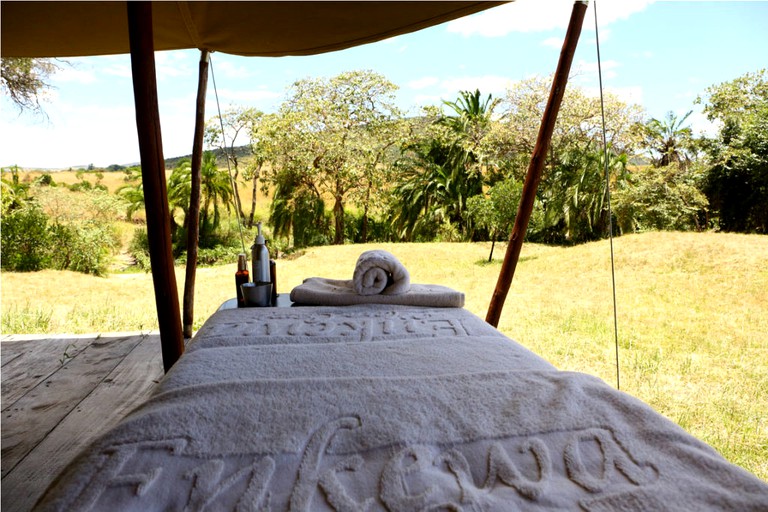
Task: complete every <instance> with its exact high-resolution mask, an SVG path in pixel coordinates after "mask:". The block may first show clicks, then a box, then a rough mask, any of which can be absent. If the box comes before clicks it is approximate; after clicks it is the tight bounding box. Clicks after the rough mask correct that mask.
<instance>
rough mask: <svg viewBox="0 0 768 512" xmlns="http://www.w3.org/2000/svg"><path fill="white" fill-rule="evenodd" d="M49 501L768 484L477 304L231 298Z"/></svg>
mask: <svg viewBox="0 0 768 512" xmlns="http://www.w3.org/2000/svg"><path fill="white" fill-rule="evenodd" d="M37 510H43V511H49V510H57V511H88V510H98V511H102V510H106V511H118V510H136V511H142V512H145V511H152V510H157V511H168V510H179V511H182V510H184V511H186V510H190V511H192V510H199V511H203V510H238V511H240V510H248V511H251V510H252V511H283V510H291V511H299V510H336V511H366V510H368V511H374V510H390V511H437V510H441V511H442V510H446V511H458V510H467V511H481V510H482V511H485V510H487V511H506V510H585V511H606V510H621V511H635V510H637V511H641V510H642V511H648V510H685V511H694V510H695V511H700V510H734V511H766V510H768V484H766V483H765V482H763V481H761V480H759V479H758V478H756V477H755V476H754V475H752V474H750V473H749V472H747V471H745V470H743V469H741V468H739V467H737V466H735V465H732V464H730V463H728V462H727V461H726V460H725V459H723V458H722V457H721V456H720V455H719V454H718V453H717V452H716V451H715V450H714V449H712V448H711V447H710V446H708V445H707V444H705V443H703V442H701V441H699V440H698V439H696V438H694V437H693V436H691V435H689V434H688V433H686V432H685V431H684V430H683V429H681V428H680V427H678V426H677V425H675V424H674V423H672V422H671V421H669V420H667V419H666V418H664V417H662V416H661V415H660V414H658V413H656V412H655V411H653V410H652V409H651V408H650V407H649V406H647V405H646V404H644V403H643V402H641V401H639V400H637V399H635V398H633V397H631V396H629V395H627V394H625V393H622V392H620V391H617V390H615V389H613V388H611V387H609V386H608V385H606V384H605V383H604V382H602V381H601V380H599V379H597V378H595V377H591V376H588V375H585V374H581V373H574V372H563V371H558V370H557V369H556V368H554V367H553V366H552V365H551V364H549V363H548V362H547V361H545V360H544V359H542V358H540V357H539V356H537V355H535V354H533V353H532V352H530V351H528V350H527V349H525V348H524V347H522V346H521V345H519V344H517V343H515V342H514V341H512V340H510V339H509V338H507V337H506V336H504V335H503V334H501V333H500V332H499V331H497V330H496V329H494V328H493V327H491V326H490V325H488V324H486V323H485V322H484V321H482V320H481V319H480V318H478V317H477V316H475V315H473V314H472V313H470V312H468V311H466V310H464V309H462V308H433V307H415V306H398V305H391V304H387V305H382V304H364V305H355V306H324V307H323V306H318V307H273V308H241V309H221V310H219V311H217V312H216V313H215V314H214V315H213V316H211V317H210V318H209V319H208V320H207V321H206V322H205V324H204V325H203V327H202V328H201V329H200V331H199V332H198V333H197V334H196V336H195V337H194V338H193V340H192V341H191V342H190V344H189V346H188V348H187V352H186V353H185V354H184V355H183V356H182V357H181V359H180V360H179V361H178V362H177V363H176V364H175V365H174V367H173V368H172V369H171V370H170V371H169V372H168V373H167V375H166V376H165V378H164V380H163V381H162V382H161V383H160V385H159V387H158V389H157V391H156V392H155V393H154V395H153V396H152V397H151V398H150V399H149V400H148V401H147V402H146V403H144V404H142V405H141V406H140V407H138V408H137V409H135V410H134V411H133V412H132V413H131V414H129V415H128V416H127V417H126V418H125V419H124V420H123V421H122V422H121V423H120V424H119V425H118V426H117V427H116V428H114V429H112V430H111V431H109V432H108V433H107V434H105V435H104V436H103V437H101V438H100V439H99V440H98V441H97V442H95V443H94V444H93V445H92V446H90V447H89V448H88V449H87V450H86V451H85V452H84V453H82V454H81V455H80V456H79V457H78V458H77V459H76V460H75V461H74V462H73V463H72V464H71V465H70V466H69V467H68V468H67V469H66V470H65V471H64V472H63V473H62V475H60V477H59V478H58V479H57V480H56V481H55V482H54V483H53V484H52V485H51V487H50V488H49V489H48V491H47V492H46V494H45V495H44V496H43V498H42V499H41V501H40V502H39V503H38V505H37Z"/></svg>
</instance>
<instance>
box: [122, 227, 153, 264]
mask: <svg viewBox="0 0 768 512" xmlns="http://www.w3.org/2000/svg"><path fill="white" fill-rule="evenodd" d="M128 252H129V253H130V255H131V256H132V257H133V259H134V260H135V261H136V266H137V267H139V268H140V269H142V270H144V271H145V272H150V271H151V270H152V265H151V263H150V261H149V236H147V230H146V229H144V228H139V229H137V230H136V231H134V232H133V238H131V243H130V245H129V246H128Z"/></svg>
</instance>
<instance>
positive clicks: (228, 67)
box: [214, 60, 254, 79]
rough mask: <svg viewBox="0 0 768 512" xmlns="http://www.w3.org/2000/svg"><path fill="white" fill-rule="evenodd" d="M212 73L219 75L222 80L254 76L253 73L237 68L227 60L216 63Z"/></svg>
mask: <svg viewBox="0 0 768 512" xmlns="http://www.w3.org/2000/svg"><path fill="white" fill-rule="evenodd" d="M214 72H215V73H216V72H218V73H220V74H221V76H222V77H224V78H231V79H241V78H250V77H252V76H254V73H253V72H252V71H250V70H249V69H247V68H246V67H245V66H238V65H235V64H233V63H232V62H230V61H227V60H222V61H217V62H216V63H215V65H214Z"/></svg>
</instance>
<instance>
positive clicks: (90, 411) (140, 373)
mask: <svg viewBox="0 0 768 512" xmlns="http://www.w3.org/2000/svg"><path fill="white" fill-rule="evenodd" d="M160 347H161V344H160V336H158V335H157V334H155V335H151V336H146V337H145V338H144V339H143V340H142V341H141V342H140V343H139V344H138V345H137V346H136V348H134V349H133V350H132V351H131V352H130V354H128V355H127V356H126V357H125V359H123V361H122V362H121V363H120V364H119V365H118V366H117V367H115V369H114V370H113V371H112V372H111V373H110V374H109V375H108V376H107V377H106V378H105V379H104V380H103V382H102V383H101V384H100V385H99V386H98V387H97V388H96V389H94V390H93V392H92V393H91V394H90V395H89V396H88V397H87V398H86V399H84V400H83V401H82V402H81V403H80V405H79V406H78V407H76V408H75V409H74V410H72V411H71V412H70V413H69V414H68V415H67V416H66V418H64V420H63V421H61V423H59V424H58V425H57V426H56V428H55V429H54V430H53V431H52V432H51V433H50V434H49V435H48V436H46V438H45V439H44V440H43V441H42V442H41V443H40V444H39V445H38V446H37V447H35V449H34V450H32V451H31V452H30V453H29V454H28V455H27V456H26V457H25V458H24V460H22V461H21V462H20V463H19V464H18V465H17V466H16V467H15V468H14V469H13V470H12V471H11V472H10V473H9V474H8V475H7V476H6V477H5V478H3V480H2V486H3V493H2V503H1V505H2V510H3V512H27V511H28V510H30V509H31V508H32V507H33V506H34V504H35V502H36V501H37V500H38V499H39V498H40V496H42V494H43V492H45V489H46V488H47V487H48V485H49V484H50V483H51V482H52V481H53V479H54V478H55V477H56V476H57V475H58V473H59V472H61V470H63V469H64V467H65V466H66V465H67V464H69V462H71V461H72V459H74V457H75V456H76V455H77V454H78V453H79V452H80V451H81V450H83V449H84V448H85V447H86V446H88V445H89V444H90V443H92V442H93V441H94V440H95V439H96V438H97V437H98V436H100V435H101V434H103V433H104V432H106V431H107V430H108V429H110V428H112V427H114V426H115V425H116V424H117V423H118V422H119V421H120V420H121V419H122V418H123V417H124V416H125V415H126V414H127V413H128V412H130V411H131V410H132V409H133V408H134V407H136V406H137V405H139V404H140V403H142V402H144V401H145V400H146V399H147V398H148V397H149V395H150V394H151V392H152V391H153V390H154V388H155V385H156V383H157V382H158V381H159V380H160V379H161V378H162V375H163V363H162V358H161V348H160Z"/></svg>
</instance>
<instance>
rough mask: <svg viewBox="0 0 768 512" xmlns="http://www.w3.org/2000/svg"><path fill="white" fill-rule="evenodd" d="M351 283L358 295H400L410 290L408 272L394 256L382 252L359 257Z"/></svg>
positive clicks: (373, 252) (366, 252)
mask: <svg viewBox="0 0 768 512" xmlns="http://www.w3.org/2000/svg"><path fill="white" fill-rule="evenodd" d="M352 282H353V284H354V287H355V291H356V292H357V293H359V294H360V295H377V294H382V295H400V294H403V293H407V292H408V290H410V288H411V276H410V274H409V273H408V270H407V269H406V268H405V267H404V266H403V264H402V263H400V261H398V259H397V258H395V256H394V255H392V254H391V253H389V252H387V251H382V250H374V251H365V252H364V253H363V254H361V255H360V257H359V258H358V259H357V264H356V265H355V272H354V275H353V276H352Z"/></svg>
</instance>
